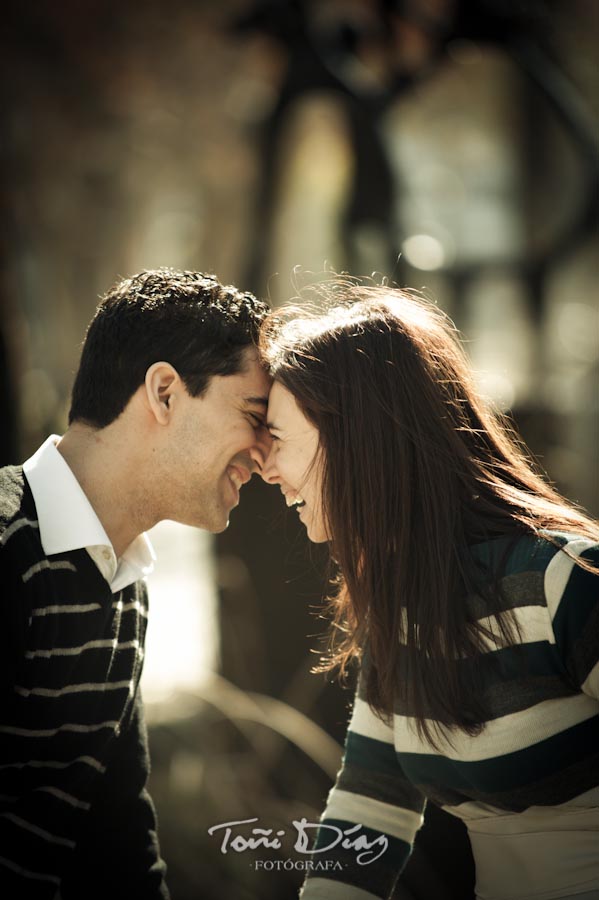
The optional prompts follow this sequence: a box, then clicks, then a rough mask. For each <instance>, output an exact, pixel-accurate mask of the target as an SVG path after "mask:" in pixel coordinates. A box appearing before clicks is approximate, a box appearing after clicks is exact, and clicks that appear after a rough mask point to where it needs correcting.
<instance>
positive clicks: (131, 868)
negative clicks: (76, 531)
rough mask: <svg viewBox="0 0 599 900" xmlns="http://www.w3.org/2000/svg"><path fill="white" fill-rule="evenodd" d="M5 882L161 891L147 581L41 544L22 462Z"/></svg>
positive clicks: (2, 500) (8, 617) (9, 642)
mask: <svg viewBox="0 0 599 900" xmlns="http://www.w3.org/2000/svg"><path fill="white" fill-rule="evenodd" d="M0 578H1V580H2V601H1V603H0V694H1V705H0V895H1V896H2V897H25V896H26V897H28V898H35V900H45V898H48V900H51V898H54V897H57V896H60V897H61V898H63V900H75V898H76V900H81V898H83V897H85V898H86V900H91V898H98V900H99V898H100V897H101V898H103V900H104V898H106V897H111V898H113V900H116V898H121V897H122V898H125V897H128V898H129V897H139V898H144V900H150V898H151V900H158V898H167V897H168V892H167V889H166V886H165V884H164V871H165V867H164V864H163V863H162V862H161V860H160V856H159V852H158V845H157V840H156V824H155V816H154V811H153V807H152V804H151V801H150V798H149V796H148V795H147V793H146V791H145V782H146V779H147V775H148V752H147V744H146V732H145V726H144V722H143V710H142V705H141V698H140V692H139V679H140V675H141V670H142V662H143V647H144V638H145V632H146V621H147V596H146V588H145V585H144V583H143V582H137V583H135V584H132V585H130V586H129V587H127V588H125V589H123V590H122V591H120V592H119V593H115V594H112V593H111V590H110V587H109V585H108V583H107V582H106V581H105V580H104V578H103V577H102V575H101V574H100V572H99V570H98V568H97V567H96V565H95V564H94V562H93V561H92V559H91V557H90V556H89V554H88V553H87V551H86V550H76V551H73V552H69V553H62V554H59V555H56V556H51V557H46V556H45V554H44V551H43V549H42V546H41V543H40V537H39V529H38V527H37V520H36V509H35V504H34V502H33V497H32V495H31V491H30V490H29V487H28V485H27V482H26V479H24V477H23V471H22V468H20V467H9V468H5V469H2V470H0Z"/></svg>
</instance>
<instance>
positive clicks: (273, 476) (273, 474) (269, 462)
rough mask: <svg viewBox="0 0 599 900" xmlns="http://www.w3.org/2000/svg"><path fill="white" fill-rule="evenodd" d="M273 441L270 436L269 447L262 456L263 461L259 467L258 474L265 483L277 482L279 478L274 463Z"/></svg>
mask: <svg viewBox="0 0 599 900" xmlns="http://www.w3.org/2000/svg"><path fill="white" fill-rule="evenodd" d="M274 443H275V442H274V441H273V440H272V438H270V447H269V448H268V453H267V454H266V456H265V458H264V463H263V465H262V467H261V469H260V475H261V477H262V479H263V480H264V481H265V482H266V483H267V484H277V483H278V482H279V481H280V480H281V479H280V478H279V474H278V472H277V467H276V465H275V452H274Z"/></svg>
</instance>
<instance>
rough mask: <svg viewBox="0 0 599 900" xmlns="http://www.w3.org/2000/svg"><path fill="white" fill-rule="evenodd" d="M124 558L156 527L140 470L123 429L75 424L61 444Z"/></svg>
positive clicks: (62, 451)
mask: <svg viewBox="0 0 599 900" xmlns="http://www.w3.org/2000/svg"><path fill="white" fill-rule="evenodd" d="M58 451H59V453H60V454H61V456H62V457H63V458H64V460H65V461H66V463H67V464H68V466H69V468H70V469H71V471H72V472H73V474H74V476H75V478H76V479H77V481H78V482H79V484H80V486H81V489H82V490H83V492H84V494H85V495H86V497H87V499H88V500H89V502H90V504H91V506H92V507H93V510H94V512H95V513H96V515H97V517H98V519H99V520H100V522H101V523H102V527H103V528H104V530H105V532H106V534H107V535H108V538H109V540H110V542H111V544H112V546H113V548H114V552H115V554H116V557H117V559H118V558H120V557H121V556H122V555H123V553H124V552H125V550H126V549H127V547H128V546H129V544H131V542H132V541H133V540H135V538H136V537H137V536H138V535H139V534H141V533H142V531H146V530H147V529H148V528H151V527H152V525H154V524H155V521H152V516H151V510H150V509H149V508H148V505H147V503H146V502H143V501H142V498H140V497H139V495H138V494H139V489H138V485H139V484H140V475H141V473H140V469H139V466H138V465H136V462H135V460H134V459H133V455H132V453H131V449H130V443H129V444H128V443H127V442H125V441H124V440H122V439H121V436H120V430H119V429H118V428H116V427H114V426H113V425H109V426H107V427H106V428H102V429H95V428H90V427H89V426H86V425H82V424H80V423H75V424H73V425H72V426H71V427H70V428H69V429H68V430H67V432H66V433H65V435H64V437H63V438H62V439H61V440H60V442H59V444H58ZM141 480H142V479H141Z"/></svg>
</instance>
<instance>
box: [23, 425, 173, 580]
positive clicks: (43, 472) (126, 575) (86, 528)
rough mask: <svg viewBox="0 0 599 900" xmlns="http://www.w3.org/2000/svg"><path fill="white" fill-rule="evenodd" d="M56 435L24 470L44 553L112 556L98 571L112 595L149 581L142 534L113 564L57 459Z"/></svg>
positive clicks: (87, 506) (91, 514) (106, 542)
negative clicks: (143, 579)
mask: <svg viewBox="0 0 599 900" xmlns="http://www.w3.org/2000/svg"><path fill="white" fill-rule="evenodd" d="M59 440H60V437H59V436H58V435H55V434H52V435H50V437H49V438H48V439H47V440H46V441H44V443H43V444H42V446H41V447H40V448H39V450H37V452H36V453H34V455H33V456H32V457H30V459H28V460H27V462H25V463H24V464H23V471H24V473H25V476H26V478H27V481H28V482H29V487H30V488H31V493H32V494H33V500H34V502H35V507H36V510H37V517H38V522H39V529H40V539H41V543H42V548H43V550H44V553H46V555H47V556H52V555H53V554H55V553H67V552H69V551H70V550H80V549H86V550H88V551H89V550H91V549H93V548H95V550H94V552H92V553H91V554H90V555H91V556H92V558H93V559H94V561H96V563H97V548H108V549H109V550H110V551H111V552H112V565H111V566H109V567H107V568H104V567H103V566H99V567H100V570H101V571H102V574H103V575H104V577H105V578H106V580H107V581H108V582H109V583H110V585H111V587H112V588H113V590H116V589H118V590H120V589H121V588H122V587H126V584H123V580H124V579H125V581H126V583H127V584H131V583H132V582H133V581H136V580H137V579H138V578H141V577H144V576H146V575H149V574H150V572H151V571H152V569H153V568H154V560H155V559H156V556H155V554H154V550H153V548H152V545H151V543H150V540H149V538H148V536H147V535H146V534H140V535H139V536H138V537H137V538H136V539H135V540H134V541H133V542H132V543H131V544H130V545H129V546H128V547H127V549H126V550H125V552H124V553H123V555H122V557H121V558H120V560H118V561H117V559H116V556H115V555H114V549H113V547H112V544H111V542H110V539H109V538H108V535H107V534H106V531H105V530H104V527H103V525H102V523H101V522H100V520H99V518H98V516H97V515H96V513H95V511H94V509H93V507H92V505H91V503H90V502H89V500H88V499H87V497H86V495H85V493H84V491H83V489H82V488H81V485H80V484H79V482H78V481H77V479H76V478H75V475H74V474H73V471H72V470H71V468H70V467H69V465H68V463H67V461H66V460H65V459H64V457H63V456H61V454H60V453H59V451H58V449H57V447H56V444H57V442H58V441H59Z"/></svg>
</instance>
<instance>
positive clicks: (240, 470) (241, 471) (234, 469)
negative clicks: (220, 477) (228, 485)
mask: <svg viewBox="0 0 599 900" xmlns="http://www.w3.org/2000/svg"><path fill="white" fill-rule="evenodd" d="M227 474H228V475H229V478H230V479H231V481H232V482H233V484H234V485H235V487H236V488H237V489H238V490H239V488H240V487H241V485H242V484H247V482H248V481H249V480H250V478H251V477H252V473H251V472H250V471H249V469H246V468H245V466H242V465H239V464H238V463H235V464H234V465H230V466H227Z"/></svg>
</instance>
